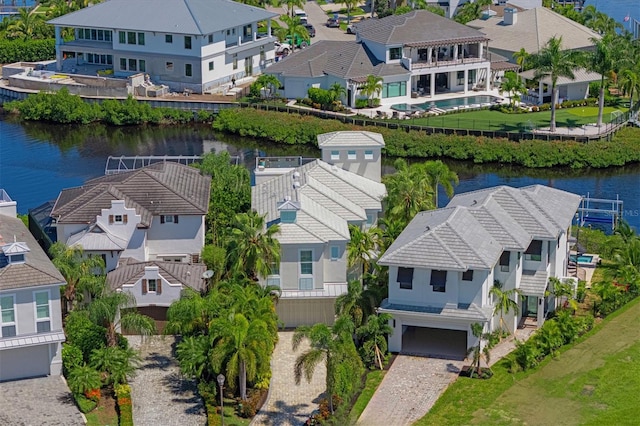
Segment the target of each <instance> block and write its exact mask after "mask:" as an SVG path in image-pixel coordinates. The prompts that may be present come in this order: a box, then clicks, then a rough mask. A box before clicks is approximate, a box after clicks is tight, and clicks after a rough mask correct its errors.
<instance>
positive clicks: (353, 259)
mask: <svg viewBox="0 0 640 426" xmlns="http://www.w3.org/2000/svg"><path fill="white" fill-rule="evenodd" d="M349 234H350V239H349V243H348V244H347V262H348V264H349V267H354V266H357V267H358V268H359V274H360V275H362V274H363V273H365V274H366V273H369V272H370V271H371V263H372V261H373V260H374V259H375V257H376V254H377V249H378V247H379V245H380V237H381V234H380V228H377V227H375V226H372V227H371V228H368V229H362V228H361V227H359V226H356V225H349Z"/></svg>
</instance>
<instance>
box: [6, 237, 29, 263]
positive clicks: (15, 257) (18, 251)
mask: <svg viewBox="0 0 640 426" xmlns="http://www.w3.org/2000/svg"><path fill="white" fill-rule="evenodd" d="M28 252H29V247H27V244H25V243H20V242H14V243H11V244H5V245H4V246H2V253H4V255H5V256H6V257H7V261H8V263H9V264H10V265H15V264H20V263H24V262H25V255H26V254H27V253H28Z"/></svg>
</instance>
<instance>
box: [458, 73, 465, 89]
mask: <svg viewBox="0 0 640 426" xmlns="http://www.w3.org/2000/svg"><path fill="white" fill-rule="evenodd" d="M457 76H458V78H457V80H458V86H462V85H464V71H458V74H457Z"/></svg>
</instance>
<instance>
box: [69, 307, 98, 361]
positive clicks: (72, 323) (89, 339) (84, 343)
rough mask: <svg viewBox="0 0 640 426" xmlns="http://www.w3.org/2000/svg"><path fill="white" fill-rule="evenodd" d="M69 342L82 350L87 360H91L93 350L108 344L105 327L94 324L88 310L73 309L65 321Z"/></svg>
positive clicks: (84, 358)
mask: <svg viewBox="0 0 640 426" xmlns="http://www.w3.org/2000/svg"><path fill="white" fill-rule="evenodd" d="M64 329H65V333H66V335H67V342H68V344H72V345H74V346H76V347H77V348H78V349H80V350H81V351H82V357H83V360H84V361H85V362H89V358H90V356H91V352H92V351H93V350H94V349H100V348H103V347H105V346H106V337H105V332H106V330H105V328H104V327H100V326H99V325H96V324H94V323H93V322H92V321H91V320H90V319H89V316H88V315H87V313H86V312H82V311H72V312H71V313H70V314H69V315H67V318H66V321H65V327H64Z"/></svg>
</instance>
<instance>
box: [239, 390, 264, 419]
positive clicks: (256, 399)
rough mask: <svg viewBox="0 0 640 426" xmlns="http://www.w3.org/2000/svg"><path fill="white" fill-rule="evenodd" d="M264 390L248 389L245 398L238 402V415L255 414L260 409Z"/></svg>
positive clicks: (251, 415) (246, 416)
mask: <svg viewBox="0 0 640 426" xmlns="http://www.w3.org/2000/svg"><path fill="white" fill-rule="evenodd" d="M264 392H265V391H259V390H253V391H250V392H249V395H248V396H249V397H248V398H247V399H244V400H241V401H239V402H238V415H239V416H240V417H245V418H250V417H253V416H255V415H256V413H257V412H258V410H259V409H260V403H261V402H262V396H263V393H264Z"/></svg>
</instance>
